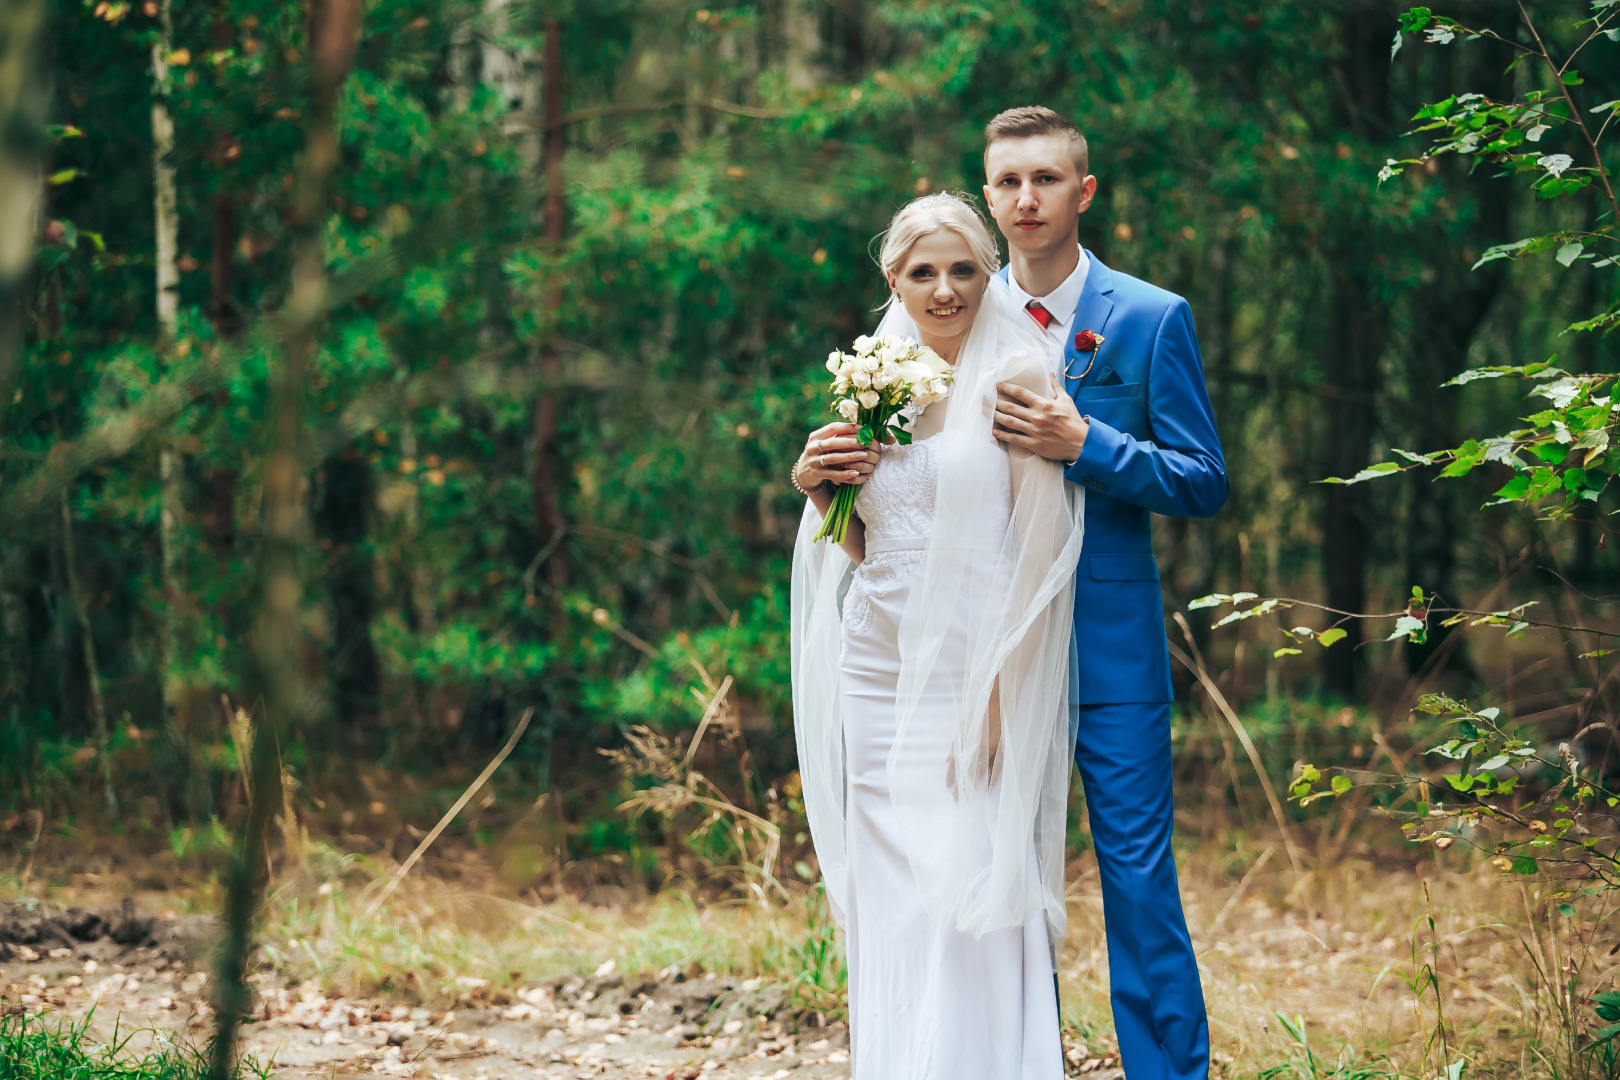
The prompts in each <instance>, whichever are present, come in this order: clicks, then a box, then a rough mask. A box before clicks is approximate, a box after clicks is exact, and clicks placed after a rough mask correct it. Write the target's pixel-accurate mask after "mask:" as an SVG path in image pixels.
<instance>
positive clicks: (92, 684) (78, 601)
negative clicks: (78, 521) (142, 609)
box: [62, 495, 118, 821]
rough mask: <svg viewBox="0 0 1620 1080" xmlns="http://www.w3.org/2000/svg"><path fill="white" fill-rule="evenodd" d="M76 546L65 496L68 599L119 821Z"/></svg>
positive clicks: (104, 782) (111, 807)
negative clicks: (76, 625)
mask: <svg viewBox="0 0 1620 1080" xmlns="http://www.w3.org/2000/svg"><path fill="white" fill-rule="evenodd" d="M73 548H74V545H73V513H72V511H71V510H69V509H68V501H67V497H66V496H65V495H64V496H63V497H62V565H63V568H64V569H65V570H66V571H67V584H68V596H69V597H70V599H71V600H72V602H73V613H74V615H75V616H76V617H77V618H78V620H79V638H80V640H81V641H82V642H83V645H84V672H85V682H86V683H87V684H88V686H89V690H90V719H91V720H92V721H93V722H94V724H95V731H96V761H97V763H98V764H99V766H100V771H101V792H102V795H103V797H104V798H105V799H106V800H107V813H108V814H109V815H111V817H112V819H113V820H115V821H116V820H117V819H118V795H117V793H116V792H115V791H114V790H113V776H112V739H111V738H110V733H109V732H108V729H107V703H106V701H105V700H103V698H102V696H101V665H100V664H99V663H97V661H96V639H95V635H94V634H92V633H91V632H90V604H89V601H87V600H86V599H85V596H84V585H83V584H82V583H81V582H80V581H79V568H78V559H77V558H76V556H75V553H74V549H73Z"/></svg>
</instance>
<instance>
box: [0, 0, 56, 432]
mask: <svg viewBox="0 0 1620 1080" xmlns="http://www.w3.org/2000/svg"><path fill="white" fill-rule="evenodd" d="M44 26H45V5H44V4H43V3H42V2H41V0H6V2H5V3H4V4H0V132H4V133H5V136H6V137H4V138H0V417H3V416H4V410H5V408H6V407H7V406H8V405H10V404H11V382H12V377H13V374H14V372H15V357H16V355H17V344H18V338H19V336H20V334H21V330H22V309H23V290H24V289H25V288H26V286H27V283H28V281H29V278H30V274H29V271H30V270H31V269H32V268H33V265H34V238H35V237H36V236H38V235H39V207H40V199H41V192H42V184H43V180H42V178H41V176H40V151H41V150H42V148H43V143H44V134H43V132H42V131H41V130H40V128H41V125H42V123H43V121H44V113H45V93H44V91H43V89H42V87H41V82H40V79H39V77H38V72H37V71H36V70H35V68H36V66H37V64H38V56H39V53H40V51H41V50H40V49H39V46H38V42H37V40H36V39H37V37H38V36H39V34H40V32H41V31H42V30H43V29H44Z"/></svg>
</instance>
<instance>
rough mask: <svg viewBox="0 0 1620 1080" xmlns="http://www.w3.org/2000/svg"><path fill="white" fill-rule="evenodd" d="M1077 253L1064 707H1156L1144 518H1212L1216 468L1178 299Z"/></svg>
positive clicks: (1151, 569)
mask: <svg viewBox="0 0 1620 1080" xmlns="http://www.w3.org/2000/svg"><path fill="white" fill-rule="evenodd" d="M1086 255H1087V257H1088V258H1089V259H1090V260H1091V269H1090V271H1089V272H1088V273H1087V275H1086V285H1085V288H1084V289H1082V290H1081V292H1080V302H1079V303H1078V304H1077V305H1076V306H1075V318H1074V321H1073V322H1072V323H1071V324H1070V337H1069V342H1068V347H1067V350H1066V351H1065V354H1064V359H1065V360H1066V361H1067V363H1068V372H1069V374H1072V375H1079V374H1080V373H1081V372H1086V374H1085V377H1084V378H1082V379H1079V380H1065V382H1066V388H1067V389H1068V390H1069V392H1070V393H1071V394H1072V395H1073V397H1074V401H1075V405H1076V406H1077V407H1078V408H1079V410H1080V413H1081V415H1083V416H1087V417H1089V418H1090V420H1091V431H1090V433H1089V434H1088V435H1087V436H1086V444H1085V446H1084V447H1083V448H1082V449H1081V451H1080V458H1079V460H1078V461H1076V462H1075V463H1074V464H1073V465H1072V466H1070V467H1069V469H1068V471H1067V472H1066V473H1065V474H1064V475H1065V477H1066V478H1067V479H1068V480H1069V481H1070V482H1071V483H1075V484H1079V485H1080V486H1081V487H1083V488H1085V489H1086V536H1085V543H1084V545H1083V546H1082V547H1081V551H1080V567H1079V574H1078V580H1077V582H1076V586H1075V598H1074V618H1075V635H1074V651H1073V653H1072V654H1071V660H1072V663H1071V668H1070V670H1071V675H1070V691H1071V692H1070V702H1071V704H1077V705H1104V704H1117V703H1124V702H1165V701H1169V700H1170V699H1171V697H1172V691H1171V686H1170V654H1169V652H1168V650H1167V649H1166V648H1165V638H1164V603H1163V600H1162V599H1161V597H1160V593H1159V567H1158V563H1157V562H1156V561H1155V560H1154V558H1153V521H1152V515H1153V514H1168V515H1173V516H1177V517H1211V516H1213V515H1214V513H1215V512H1216V511H1217V510H1219V509H1220V508H1221V505H1222V504H1223V503H1225V502H1226V495H1227V480H1226V461H1225V459H1224V458H1223V457H1222V456H1221V439H1220V434H1219V433H1218V432H1217V431H1216V429H1215V415H1214V412H1213V410H1212V409H1211V408H1210V404H1209V392H1208V390H1207V389H1206V388H1205V386H1204V367H1203V363H1202V362H1201V361H1200V359H1199V356H1198V339H1197V337H1196V336H1195V335H1194V333H1193V321H1192V310H1191V309H1190V308H1189V307H1188V306H1187V301H1185V300H1183V299H1182V298H1181V297H1179V296H1177V295H1175V294H1174V293H1171V292H1166V291H1165V290H1164V289H1161V288H1158V287H1157V286H1154V285H1149V284H1148V283H1147V282H1145V281H1141V280H1138V279H1137V278H1133V277H1131V276H1130V275H1128V274H1122V273H1119V272H1118V271H1115V270H1110V269H1109V268H1108V267H1106V266H1104V265H1103V264H1102V263H1101V262H1100V261H1099V260H1098V258H1097V256H1095V255H1093V254H1091V253H1090V252H1087V253H1086ZM1081 330H1091V331H1093V332H1095V333H1096V334H1099V335H1101V336H1102V337H1103V338H1104V339H1105V340H1104V342H1103V344H1102V347H1101V348H1100V349H1098V350H1097V352H1096V356H1095V357H1093V356H1092V355H1091V354H1090V353H1082V352H1080V351H1079V350H1077V349H1076V348H1075V346H1074V335H1075V334H1077V333H1079V332H1080V331H1081ZM1088 364H1089V365H1090V370H1089V371H1087V370H1086V369H1087V365H1088Z"/></svg>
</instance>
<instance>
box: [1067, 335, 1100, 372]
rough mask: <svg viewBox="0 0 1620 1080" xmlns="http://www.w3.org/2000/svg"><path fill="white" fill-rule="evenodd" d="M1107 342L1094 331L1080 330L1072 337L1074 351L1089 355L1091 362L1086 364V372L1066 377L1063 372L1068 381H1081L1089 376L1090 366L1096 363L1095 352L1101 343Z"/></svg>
mask: <svg viewBox="0 0 1620 1080" xmlns="http://www.w3.org/2000/svg"><path fill="white" fill-rule="evenodd" d="M1107 340H1108V339H1107V338H1105V337H1103V336H1102V335H1101V334H1099V333H1097V331H1095V330H1082V331H1080V332H1079V333H1078V334H1076V335H1074V347H1075V349H1076V350H1077V351H1079V352H1083V353H1084V352H1088V353H1090V354H1091V360H1090V362H1089V363H1087V364H1086V370H1084V371H1082V372H1081V373H1080V374H1078V375H1068V373H1067V372H1064V374H1065V375H1067V376H1068V377H1069V378H1070V379H1083V378H1085V377H1086V376H1087V375H1089V374H1091V365H1092V364H1095V363H1096V362H1097V350H1099V349H1101V348H1102V346H1103V342H1105V341H1107Z"/></svg>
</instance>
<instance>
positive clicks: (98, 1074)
mask: <svg viewBox="0 0 1620 1080" xmlns="http://www.w3.org/2000/svg"><path fill="white" fill-rule="evenodd" d="M90 1022H91V1018H90V1017H86V1018H85V1019H84V1020H82V1021H80V1022H78V1023H53V1022H52V1021H51V1020H50V1019H48V1018H47V1017H46V1016H44V1015H37V1016H31V1015H27V1014H20V1013H13V1014H7V1015H4V1016H0V1080H38V1078H41V1077H50V1078H51V1080H202V1078H203V1077H205V1076H207V1075H208V1051H207V1050H206V1049H205V1048H197V1047H190V1046H182V1045H176V1044H175V1042H174V1041H173V1039H172V1037H171V1036H170V1035H169V1034H167V1033H164V1032H154V1033H153V1038H152V1041H153V1043H154V1044H155V1048H154V1049H152V1050H148V1051H146V1052H144V1053H135V1052H133V1051H131V1050H130V1043H131V1041H132V1040H133V1039H134V1037H135V1036H136V1035H137V1034H139V1032H136V1031H128V1030H117V1029H115V1030H114V1031H113V1034H112V1036H111V1038H110V1039H109V1040H108V1041H106V1042H98V1041H97V1040H96V1039H94V1037H93V1036H92V1035H91V1032H90ZM270 1075H271V1072H270V1068H269V1066H267V1065H262V1064H260V1063H258V1062H256V1061H254V1060H252V1059H251V1058H248V1059H244V1060H242V1061H240V1062H239V1063H238V1064H237V1066H236V1068H235V1070H233V1072H232V1077H233V1080H236V1078H241V1077H257V1078H258V1080H268V1078H269V1077H270Z"/></svg>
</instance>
